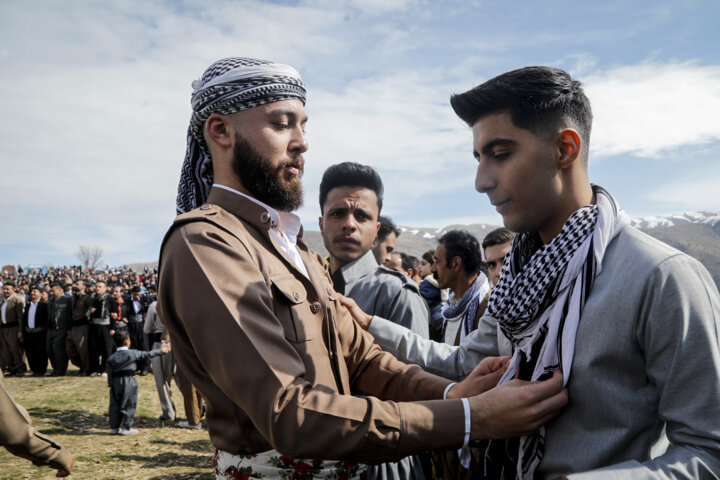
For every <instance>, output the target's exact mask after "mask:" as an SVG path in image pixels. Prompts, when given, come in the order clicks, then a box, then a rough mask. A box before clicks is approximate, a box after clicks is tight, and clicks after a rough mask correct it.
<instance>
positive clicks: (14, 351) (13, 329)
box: [0, 281, 27, 377]
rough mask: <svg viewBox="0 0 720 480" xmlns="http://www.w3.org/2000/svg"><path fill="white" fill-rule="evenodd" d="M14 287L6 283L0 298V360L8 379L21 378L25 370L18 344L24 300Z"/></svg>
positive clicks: (21, 330) (19, 344)
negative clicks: (12, 377)
mask: <svg viewBox="0 0 720 480" xmlns="http://www.w3.org/2000/svg"><path fill="white" fill-rule="evenodd" d="M15 286H16V284H15V282H13V281H6V282H5V283H4V285H3V296H2V298H0V316H1V317H0V358H1V359H2V369H3V371H4V372H6V376H8V377H11V376H18V377H22V376H23V375H25V371H26V370H27V367H26V366H25V361H24V360H23V351H22V346H21V343H20V342H21V341H22V332H23V329H22V320H23V313H24V312H25V298H24V297H23V296H22V295H19V294H17V293H16V292H15Z"/></svg>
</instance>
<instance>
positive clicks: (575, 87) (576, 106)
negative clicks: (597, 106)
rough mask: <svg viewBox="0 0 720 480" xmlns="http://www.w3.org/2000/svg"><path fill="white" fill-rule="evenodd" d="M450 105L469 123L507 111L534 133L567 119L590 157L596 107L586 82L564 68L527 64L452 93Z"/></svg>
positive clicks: (564, 121)
mask: <svg viewBox="0 0 720 480" xmlns="http://www.w3.org/2000/svg"><path fill="white" fill-rule="evenodd" d="M450 105H452V108H453V110H455V113H456V114H457V116H458V117H460V118H461V119H462V120H463V121H464V122H465V123H467V124H468V125H469V126H471V127H472V126H473V125H474V124H475V122H477V121H478V120H479V119H480V118H482V117H484V116H486V115H491V114H496V113H503V112H507V113H509V114H510V119H511V120H512V122H513V125H515V126H516V127H518V128H522V129H525V130H530V131H531V132H533V133H534V134H536V135H537V134H539V133H544V132H547V131H549V130H550V129H555V128H558V127H560V126H562V125H564V124H566V123H567V122H571V123H572V126H573V127H575V128H577V129H578V131H579V133H580V137H581V139H582V142H583V147H582V153H583V156H584V159H585V160H587V153H588V149H589V146H590V130H591V129H592V118H593V115H592V108H591V107H590V100H588V98H587V96H585V92H584V91H583V88H582V84H581V83H580V82H578V81H577V80H573V79H572V78H571V77H570V75H569V74H568V73H567V72H565V71H564V70H560V69H559V68H552V67H525V68H521V69H518V70H513V71H511V72H507V73H503V74H502V75H498V76H497V77H495V78H493V79H490V80H488V81H487V82H485V83H483V84H481V85H478V86H477V87H475V88H473V89H472V90H468V91H467V92H465V93H460V94H455V95H452V96H451V97H450Z"/></svg>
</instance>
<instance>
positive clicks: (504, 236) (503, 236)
mask: <svg viewBox="0 0 720 480" xmlns="http://www.w3.org/2000/svg"><path fill="white" fill-rule="evenodd" d="M513 238H515V232H513V231H511V230H509V229H507V228H505V227H500V228H496V229H495V230H493V231H492V232H490V233H488V234H487V235H485V238H483V241H482V248H483V250H485V249H486V248H487V247H492V246H495V245H502V244H503V243H507V242H511V241H512V239H513Z"/></svg>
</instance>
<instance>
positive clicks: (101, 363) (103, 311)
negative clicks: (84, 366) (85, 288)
mask: <svg viewBox="0 0 720 480" xmlns="http://www.w3.org/2000/svg"><path fill="white" fill-rule="evenodd" d="M90 311H91V318H90V328H89V330H88V331H89V337H90V338H89V341H88V356H89V361H88V366H89V368H90V376H92V377H96V376H107V373H105V365H106V362H107V359H108V357H109V356H110V354H111V353H112V348H113V346H112V337H111V336H110V295H109V294H108V292H107V283H105V280H98V281H97V282H96V283H95V294H94V296H93V303H92V308H91V309H90ZM113 333H114V332H113Z"/></svg>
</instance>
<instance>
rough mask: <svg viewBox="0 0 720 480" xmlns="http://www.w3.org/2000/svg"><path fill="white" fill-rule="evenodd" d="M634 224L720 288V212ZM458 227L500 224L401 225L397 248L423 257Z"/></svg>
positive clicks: (314, 241) (478, 231) (319, 244)
mask: <svg viewBox="0 0 720 480" xmlns="http://www.w3.org/2000/svg"><path fill="white" fill-rule="evenodd" d="M632 225H633V226H634V227H636V228H638V229H640V230H642V231H643V232H645V233H647V234H648V235H652V236H653V237H655V238H657V239H658V240H661V241H663V242H665V243H667V244H668V245H671V246H672V247H675V248H677V249H678V250H680V251H682V252H685V253H687V254H688V255H690V256H692V257H694V258H696V259H698V260H699V261H700V262H701V263H702V264H703V265H705V268H707V269H708V271H709V272H710V275H711V276H712V278H713V280H714V281H715V285H717V286H718V288H720V213H711V212H692V213H684V214H677V215H663V216H658V217H644V218H635V219H633V220H632ZM456 228H460V229H465V230H468V231H469V232H470V233H472V234H473V235H475V236H476V237H477V238H478V240H479V241H481V242H482V239H483V238H485V235H487V233H488V232H490V231H491V230H493V229H495V228H497V225H487V224H473V225H448V226H447V227H443V228H441V229H435V228H415V227H405V226H401V227H400V230H401V231H402V233H401V234H400V237H399V238H398V243H397V250H398V251H400V252H405V253H408V254H410V255H415V256H416V257H418V258H419V257H420V256H421V255H422V254H423V252H425V251H426V250H429V249H431V248H435V246H436V245H437V239H438V238H439V237H440V236H441V235H442V234H443V233H445V232H447V231H448V230H453V229H456ZM304 238H305V241H306V242H307V243H308V245H310V247H311V248H312V249H313V250H315V251H317V252H320V253H322V254H323V255H327V250H326V249H325V246H324V245H323V241H322V237H321V236H320V232H317V231H305V233H304Z"/></svg>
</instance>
